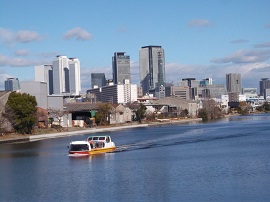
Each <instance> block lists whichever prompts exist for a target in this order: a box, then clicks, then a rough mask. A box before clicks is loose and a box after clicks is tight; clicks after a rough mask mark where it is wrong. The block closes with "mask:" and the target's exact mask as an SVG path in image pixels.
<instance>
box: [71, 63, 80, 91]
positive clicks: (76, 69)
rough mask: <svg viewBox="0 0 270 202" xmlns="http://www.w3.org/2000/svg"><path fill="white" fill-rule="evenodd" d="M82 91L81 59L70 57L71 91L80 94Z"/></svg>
mask: <svg viewBox="0 0 270 202" xmlns="http://www.w3.org/2000/svg"><path fill="white" fill-rule="evenodd" d="M80 91H81V72H80V61H79V60H78V59H77V58H69V93H70V94H73V95H79V94H80Z"/></svg>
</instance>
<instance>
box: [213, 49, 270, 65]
mask: <svg viewBox="0 0 270 202" xmlns="http://www.w3.org/2000/svg"><path fill="white" fill-rule="evenodd" d="M269 58H270V50H238V51H236V52H235V53H233V54H231V55H229V56H225V57H222V58H214V59H212V60H211V62H213V63H220V64H222V63H224V64H225V63H236V64H238V63H256V62H263V61H266V60H268V59H269Z"/></svg>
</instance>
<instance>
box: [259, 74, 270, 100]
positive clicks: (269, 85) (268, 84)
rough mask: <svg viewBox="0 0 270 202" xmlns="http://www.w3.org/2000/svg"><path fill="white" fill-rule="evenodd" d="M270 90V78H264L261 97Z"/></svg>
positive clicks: (261, 84) (261, 82)
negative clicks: (266, 90)
mask: <svg viewBox="0 0 270 202" xmlns="http://www.w3.org/2000/svg"><path fill="white" fill-rule="evenodd" d="M268 88H270V80H269V78H262V80H261V81H260V96H264V94H265V89H268Z"/></svg>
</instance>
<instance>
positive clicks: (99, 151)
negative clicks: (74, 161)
mask: <svg viewBox="0 0 270 202" xmlns="http://www.w3.org/2000/svg"><path fill="white" fill-rule="evenodd" d="M115 149H116V147H109V148H94V149H91V150H90V151H70V152H69V156H87V155H95V154H102V153H109V152H113V151H114V150H115Z"/></svg>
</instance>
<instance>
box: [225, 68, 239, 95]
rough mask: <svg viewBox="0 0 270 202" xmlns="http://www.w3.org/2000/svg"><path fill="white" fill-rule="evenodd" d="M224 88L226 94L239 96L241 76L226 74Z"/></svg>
mask: <svg viewBox="0 0 270 202" xmlns="http://www.w3.org/2000/svg"><path fill="white" fill-rule="evenodd" d="M226 87H227V91H228V93H239V94H240V93H241V91H242V80H241V74H237V73H230V74H226Z"/></svg>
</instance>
